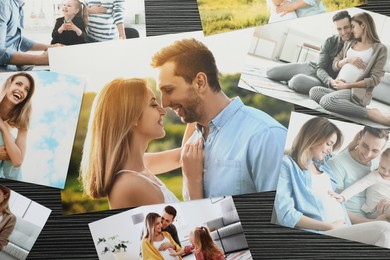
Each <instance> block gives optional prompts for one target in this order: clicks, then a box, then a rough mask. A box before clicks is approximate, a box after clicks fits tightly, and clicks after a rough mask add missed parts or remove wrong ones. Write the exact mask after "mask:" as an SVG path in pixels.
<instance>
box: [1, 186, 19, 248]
mask: <svg viewBox="0 0 390 260" xmlns="http://www.w3.org/2000/svg"><path fill="white" fill-rule="evenodd" d="M10 195H11V190H10V189H8V188H7V187H5V186H4V185H1V184H0V251H1V250H3V248H4V247H5V246H6V245H7V244H8V237H9V236H10V235H11V233H12V231H13V230H14V227H15V222H16V217H15V215H13V214H12V213H11V211H10V210H9V205H8V202H9V197H10Z"/></svg>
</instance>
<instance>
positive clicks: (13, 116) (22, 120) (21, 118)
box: [0, 72, 35, 129]
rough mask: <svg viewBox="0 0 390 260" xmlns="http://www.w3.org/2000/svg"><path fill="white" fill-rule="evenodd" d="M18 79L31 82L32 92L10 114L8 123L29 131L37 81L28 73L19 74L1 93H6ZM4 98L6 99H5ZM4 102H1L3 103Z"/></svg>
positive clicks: (12, 76)
mask: <svg viewBox="0 0 390 260" xmlns="http://www.w3.org/2000/svg"><path fill="white" fill-rule="evenodd" d="M16 77H25V78H26V79H27V80H28V81H29V82H30V90H29V91H28V93H27V96H26V98H25V99H24V100H23V101H22V102H20V103H19V104H17V105H16V106H15V107H14V108H13V109H12V110H11V111H10V112H9V114H8V118H7V120H6V121H7V123H8V124H9V125H10V126H12V127H16V128H20V129H28V127H29V125H30V117H31V110H32V105H31V97H32V95H33V94H34V90H35V81H34V78H33V77H32V76H31V75H30V74H28V73H26V72H18V73H15V74H12V75H11V76H10V77H9V78H7V79H6V81H5V82H4V84H3V87H2V89H1V93H5V92H6V91H7V89H8V88H9V87H10V86H11V83H12V82H13V81H14V80H15V78H16ZM3 98H4V97H3ZM1 101H2V100H0V102H1Z"/></svg>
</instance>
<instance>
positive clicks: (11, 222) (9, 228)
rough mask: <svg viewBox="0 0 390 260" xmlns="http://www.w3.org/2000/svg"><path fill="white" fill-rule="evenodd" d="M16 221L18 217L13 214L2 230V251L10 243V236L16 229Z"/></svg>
mask: <svg viewBox="0 0 390 260" xmlns="http://www.w3.org/2000/svg"><path fill="white" fill-rule="evenodd" d="M15 223H16V217H15V216H14V215H11V217H10V218H9V219H8V222H7V224H5V226H4V228H3V229H2V230H0V251H1V250H2V249H3V248H4V246H6V245H7V244H8V238H9V236H10V235H11V233H12V231H13V230H14V227H15Z"/></svg>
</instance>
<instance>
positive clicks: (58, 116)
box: [0, 71, 85, 188]
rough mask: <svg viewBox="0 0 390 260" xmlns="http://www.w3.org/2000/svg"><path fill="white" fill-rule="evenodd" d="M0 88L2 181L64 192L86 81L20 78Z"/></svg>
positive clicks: (6, 76)
mask: <svg viewBox="0 0 390 260" xmlns="http://www.w3.org/2000/svg"><path fill="white" fill-rule="evenodd" d="M0 86H1V90H0V177H1V178H6V179H11V180H17V181H23V182H29V183H35V184H40V185H45V186H50V187H55V188H64V186H65V180H66V175H67V173H68V167H69V161H70V155H71V152H72V147H73V141H74V138H75V133H76V128H77V122H78V118H79V113H80V107H81V102H82V98H83V93H84V87H85V81H84V80H83V79H81V78H79V77H75V76H68V75H64V74H58V73H54V72H48V71H37V72H14V73H1V74H0Z"/></svg>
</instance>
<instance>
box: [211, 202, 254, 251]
mask: <svg viewBox="0 0 390 260" xmlns="http://www.w3.org/2000/svg"><path fill="white" fill-rule="evenodd" d="M220 205H221V208H222V217H220V218H216V219H213V220H210V221H207V222H206V223H204V226H207V227H208V228H209V229H210V230H211V236H212V237H213V239H214V241H215V242H216V243H217V245H218V246H219V247H220V248H221V249H223V251H224V253H225V254H228V253H231V252H235V251H241V250H245V249H247V248H248V244H247V242H246V238H245V235H244V230H243V229H242V226H241V221H240V218H239V216H238V214H237V210H236V208H235V206H234V202H233V200H232V198H231V197H227V198H226V199H224V200H223V201H221V204H220Z"/></svg>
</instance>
